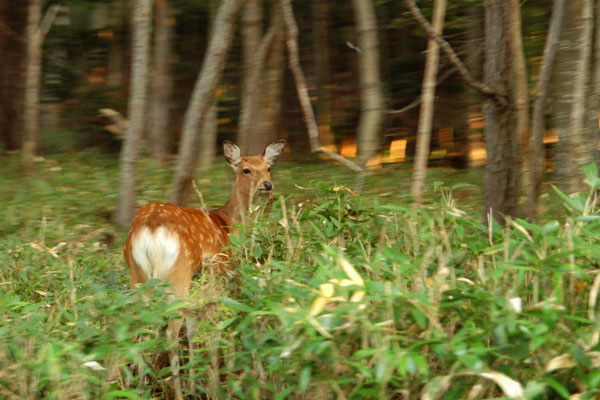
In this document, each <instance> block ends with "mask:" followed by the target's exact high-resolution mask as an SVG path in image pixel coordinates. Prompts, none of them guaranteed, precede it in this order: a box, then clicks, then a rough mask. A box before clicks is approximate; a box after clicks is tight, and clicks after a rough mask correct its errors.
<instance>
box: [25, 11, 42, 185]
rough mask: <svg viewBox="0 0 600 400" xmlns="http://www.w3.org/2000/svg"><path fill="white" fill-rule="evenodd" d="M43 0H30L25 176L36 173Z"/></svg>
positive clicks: (26, 84) (27, 31)
mask: <svg viewBox="0 0 600 400" xmlns="http://www.w3.org/2000/svg"><path fill="white" fill-rule="evenodd" d="M41 14H42V1H41V0H29V7H28V11H27V27H26V36H25V40H26V43H27V44H26V46H27V50H26V51H27V53H26V54H27V56H26V60H27V61H26V66H25V98H24V104H23V106H24V111H23V167H24V172H25V175H31V174H33V170H34V161H33V158H34V156H35V151H36V146H37V134H38V118H39V107H40V73H41V67H42V37H43V36H42V32H41V31H40V21H41Z"/></svg>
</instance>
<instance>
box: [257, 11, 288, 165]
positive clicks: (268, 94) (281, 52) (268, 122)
mask: <svg viewBox="0 0 600 400" xmlns="http://www.w3.org/2000/svg"><path fill="white" fill-rule="evenodd" d="M272 18H273V19H274V21H273V22H272V26H274V29H275V30H274V36H273V41H272V43H271V47H270V51H269V55H268V58H267V60H266V64H265V70H264V72H263V79H262V87H263V88H264V89H263V93H262V95H261V96H260V99H255V101H257V102H259V103H260V109H259V112H257V113H256V116H257V117H258V121H257V123H256V124H255V125H256V126H257V129H258V130H257V132H256V133H255V138H256V139H257V140H255V141H254V142H255V143H257V144H258V146H256V145H255V146H251V147H250V149H251V151H250V152H249V153H248V154H259V153H260V152H262V151H263V149H264V148H265V147H267V146H268V145H269V144H270V143H273V142H275V141H276V140H277V139H280V138H279V137H278V136H279V132H280V117H281V107H282V104H283V102H282V98H281V96H282V94H283V77H284V71H285V32H284V30H283V18H282V14H281V5H280V4H279V3H278V2H276V3H273V16H272Z"/></svg>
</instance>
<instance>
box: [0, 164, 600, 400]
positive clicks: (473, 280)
mask: <svg viewBox="0 0 600 400" xmlns="http://www.w3.org/2000/svg"><path fill="white" fill-rule="evenodd" d="M102 162H106V160H104V161H102ZM46 163H47V164H45V165H44V169H43V171H42V173H41V174H42V175H44V180H43V182H42V180H39V181H35V180H34V181H30V182H28V183H27V185H29V187H19V186H18V182H19V178H17V177H16V176H10V175H9V176H6V177H3V179H2V181H0V185H2V187H3V192H2V195H3V196H4V198H5V199H7V201H5V207H4V208H3V210H2V213H3V214H2V216H3V217H4V218H2V219H1V220H2V222H1V223H0V232H1V233H2V235H3V240H2V241H0V263H1V265H2V267H1V268H0V393H1V394H0V397H2V398H50V399H52V398H56V399H64V398H94V399H95V398H106V399H111V398H151V397H152V398H168V397H169V396H170V395H171V392H170V379H171V375H170V371H169V367H168V365H169V364H168V361H167V360H166V359H165V357H164V355H165V352H166V350H167V348H168V346H169V343H167V342H166V340H165V335H164V330H165V327H166V324H167V322H168V321H169V320H170V319H172V318H180V313H183V314H185V315H194V316H196V318H197V323H196V324H195V327H196V328H195V332H193V333H194V336H193V339H192V344H194V345H195V350H194V351H193V354H192V355H191V356H190V354H189V352H188V349H187V346H186V338H185V336H184V337H182V339H181V343H182V346H181V353H182V355H183V358H182V359H183V361H184V363H183V365H182V373H183V378H184V381H185V387H186V390H189V389H190V386H191V387H193V389H194V390H195V391H196V393H198V394H199V395H200V396H202V397H203V398H240V399H246V398H269V399H271V398H272V399H284V398H318V399H326V398H327V399H328V398H347V399H370V398H409V399H417V398H423V399H437V398H447V399H455V398H473V399H475V398H494V397H505V398H527V399H554V398H570V397H571V396H576V395H579V396H580V398H594V397H595V396H596V397H597V396H598V392H599V389H598V385H599V384H600V373H599V372H598V371H599V370H600V369H599V368H598V367H599V366H600V349H599V344H598V342H599V340H600V323H599V322H598V292H599V290H600V274H598V265H597V261H596V260H598V259H599V255H600V247H599V242H600V229H599V228H600V226H599V224H600V217H599V216H598V215H597V213H596V211H595V209H596V207H595V206H596V197H595V196H596V190H597V188H598V186H599V182H600V180H599V179H598V175H597V171H596V169H595V168H594V167H588V168H587V169H586V174H587V183H588V185H589V187H590V192H589V193H588V195H587V196H585V195H580V194H579V195H574V196H566V195H564V194H563V193H562V192H560V191H559V190H557V189H556V197H558V198H560V199H561V201H562V202H563V204H564V207H565V216H564V218H562V220H560V221H559V220H549V221H545V222H544V223H541V224H539V225H538V224H533V223H529V222H527V221H524V220H519V219H508V220H507V224H506V225H505V226H499V225H492V226H485V225H483V224H481V222H480V221H479V219H478V218H475V217H473V216H472V215H470V214H468V213H465V212H464V211H462V210H461V209H460V208H459V207H458V206H457V204H456V202H455V200H454V198H453V195H452V193H453V192H454V191H456V190H462V189H461V186H459V185H456V186H453V187H451V188H446V187H444V186H443V185H441V184H436V185H434V188H435V190H436V191H437V193H438V194H437V195H436V196H435V197H432V198H435V199H439V201H437V202H436V201H431V202H430V203H429V205H427V206H424V207H421V208H409V207H404V206H401V205H398V204H397V203H395V202H388V203H386V204H384V203H383V202H380V201H378V200H377V199H367V198H364V197H361V196H357V195H355V194H354V193H352V192H351V191H350V190H349V189H347V188H345V187H343V186H340V185H333V184H329V183H326V182H322V181H314V182H313V183H312V184H311V185H310V186H309V187H307V188H304V192H303V193H304V195H303V196H294V198H292V197H289V196H288V197H281V198H279V199H278V200H276V201H274V202H273V203H272V204H270V205H268V206H267V207H266V208H263V209H260V210H259V211H258V213H259V214H260V213H264V214H263V215H259V216H258V218H257V219H256V220H257V222H256V223H254V224H253V225H251V226H248V227H246V228H242V229H241V230H240V233H239V234H238V235H236V236H234V237H232V242H233V246H232V252H233V259H232V263H233V264H234V265H236V268H235V269H234V270H233V271H232V272H231V273H230V275H229V276H226V277H219V276H217V275H215V274H213V273H212V272H211V271H210V269H208V270H207V272H206V273H205V274H203V275H202V276H201V278H200V279H198V280H196V281H195V282H194V287H193V290H192V296H191V298H190V299H189V300H188V301H186V302H185V303H186V304H181V303H180V302H174V303H173V302H171V301H170V299H169V298H168V296H167V293H166V291H165V289H166V287H165V286H166V285H165V283H164V282H157V281H150V282H148V283H147V284H146V285H144V286H143V287H141V288H139V289H136V290H130V289H128V287H127V285H126V279H127V273H126V270H125V267H124V265H123V264H124V263H123V260H122V255H121V249H120V245H119V243H120V241H121V239H122V238H123V237H124V232H119V231H115V229H114V228H113V227H111V226H110V225H109V223H108V220H107V216H108V215H109V213H110V207H111V204H112V203H113V202H114V195H113V194H112V193H111V190H112V188H113V187H114V181H115V179H116V174H115V173H114V169H108V170H106V169H104V168H102V167H100V168H99V167H98V166H95V167H93V166H84V165H82V166H80V167H79V168H78V169H73V168H64V170H61V171H59V172H47V171H56V168H57V167H58V166H55V165H51V162H50V161H47V162H46ZM149 168H150V169H151V166H149ZM107 171H108V172H107ZM54 173H56V174H58V175H56V176H55V175H53V174H54ZM149 175H152V176H153V179H154V180H149V181H148V182H144V185H143V189H142V190H143V196H144V197H145V198H151V199H158V198H160V197H161V194H162V193H161V189H160V188H161V187H164V183H165V182H167V181H168V175H165V174H162V175H161V174H149ZM82 177H83V178H82ZM31 188H34V189H35V190H31ZM207 197H208V198H212V196H207ZM113 242H115V243H117V244H114V243H113Z"/></svg>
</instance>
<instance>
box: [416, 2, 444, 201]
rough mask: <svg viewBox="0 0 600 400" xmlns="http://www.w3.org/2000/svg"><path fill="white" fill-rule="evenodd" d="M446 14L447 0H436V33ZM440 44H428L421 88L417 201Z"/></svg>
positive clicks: (424, 168) (431, 41)
mask: <svg viewBox="0 0 600 400" xmlns="http://www.w3.org/2000/svg"><path fill="white" fill-rule="evenodd" d="M445 14H446V0H436V1H435V3H434V5H433V18H432V26H433V30H434V31H435V34H436V35H441V34H442V30H443V29H444V16H445ZM439 56H440V46H439V44H438V42H436V41H435V39H429V41H428V44H427V57H426V59H425V71H424V73H423V85H422V89H421V109H420V111H419V126H418V128H417V148H416V154H415V165H414V171H413V178H412V185H411V195H412V198H413V200H414V201H415V202H417V203H420V202H421V201H422V194H423V186H424V185H425V176H426V173H427V160H428V159H429V143H430V139H431V125H432V121H433V107H434V100H435V86H436V76H437V72H438V65H439Z"/></svg>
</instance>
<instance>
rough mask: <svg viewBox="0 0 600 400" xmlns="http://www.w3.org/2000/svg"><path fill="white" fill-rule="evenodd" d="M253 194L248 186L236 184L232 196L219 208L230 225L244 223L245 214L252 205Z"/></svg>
mask: <svg viewBox="0 0 600 400" xmlns="http://www.w3.org/2000/svg"><path fill="white" fill-rule="evenodd" d="M252 197H253V194H252V193H250V190H249V189H248V188H244V187H241V186H238V185H237V184H236V185H234V187H233V191H232V192H231V196H230V197H229V200H228V201H227V203H225V205H224V206H223V207H221V208H219V210H218V212H219V214H221V215H222V216H223V218H224V219H225V221H226V222H227V224H228V225H230V226H231V225H234V224H236V223H239V222H241V223H244V219H245V216H246V215H247V214H248V211H249V210H250V206H251V205H252Z"/></svg>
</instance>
